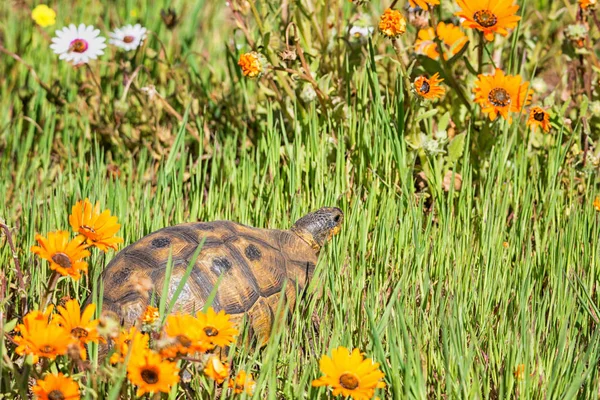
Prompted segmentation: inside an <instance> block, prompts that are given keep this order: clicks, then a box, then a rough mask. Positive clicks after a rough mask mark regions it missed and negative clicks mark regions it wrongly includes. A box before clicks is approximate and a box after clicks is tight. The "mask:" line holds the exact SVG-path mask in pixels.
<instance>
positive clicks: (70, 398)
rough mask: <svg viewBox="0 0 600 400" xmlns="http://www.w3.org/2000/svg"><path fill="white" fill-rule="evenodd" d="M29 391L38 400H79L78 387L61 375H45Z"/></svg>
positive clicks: (71, 380) (75, 383)
mask: <svg viewBox="0 0 600 400" xmlns="http://www.w3.org/2000/svg"><path fill="white" fill-rule="evenodd" d="M31 391H32V392H33V394H34V395H35V398H36V399H38V400H59V399H60V400H79V398H80V395H79V385H78V384H77V382H75V381H74V380H73V379H71V378H68V377H66V376H64V375H63V374H62V373H60V372H59V373H58V374H46V376H45V377H44V379H38V380H37V381H36V382H35V386H33V387H32V388H31Z"/></svg>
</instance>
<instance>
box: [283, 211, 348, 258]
mask: <svg viewBox="0 0 600 400" xmlns="http://www.w3.org/2000/svg"><path fill="white" fill-rule="evenodd" d="M343 221H344V213H343V212H342V210H340V209H339V208H337V207H323V208H320V209H318V210H317V211H314V212H311V213H310V214H307V215H305V216H304V217H302V218H300V219H299V220H298V221H296V223H295V224H294V226H292V228H291V231H292V232H294V233H295V234H296V235H298V236H300V237H301V238H302V239H303V240H304V241H305V242H307V243H308V244H310V245H311V247H312V248H313V249H315V250H316V251H319V250H321V247H323V245H324V244H325V242H326V241H328V240H329V239H331V238H332V237H333V235H335V234H337V233H338V232H339V231H340V229H341V226H342V222H343Z"/></svg>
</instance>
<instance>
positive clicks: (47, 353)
mask: <svg viewBox="0 0 600 400" xmlns="http://www.w3.org/2000/svg"><path fill="white" fill-rule="evenodd" d="M51 311H52V308H49V309H48V310H46V311H45V312H43V313H42V312H41V311H32V312H30V313H28V314H27V315H25V317H23V323H22V324H19V325H17V327H16V328H15V331H17V332H18V334H19V336H15V337H14V338H13V340H14V341H15V343H17V345H18V346H17V348H16V350H15V351H16V352H17V354H19V355H21V356H22V355H29V354H31V355H32V356H33V362H34V363H37V362H38V361H39V358H40V357H44V358H47V359H49V360H54V359H55V358H56V357H57V356H60V355H63V354H66V353H67V350H68V348H69V346H70V345H71V344H72V343H73V342H74V340H73V338H72V337H71V335H70V334H69V331H67V330H66V329H65V328H63V327H61V326H58V325H56V324H50V323H49V321H48V318H49V317H50V312H51Z"/></svg>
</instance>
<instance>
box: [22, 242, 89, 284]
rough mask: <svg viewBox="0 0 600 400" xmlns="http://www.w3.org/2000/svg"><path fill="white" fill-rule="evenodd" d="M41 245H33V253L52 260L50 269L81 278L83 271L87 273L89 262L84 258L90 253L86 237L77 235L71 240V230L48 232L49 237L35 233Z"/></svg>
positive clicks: (49, 260)
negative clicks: (85, 241) (85, 242)
mask: <svg viewBox="0 0 600 400" xmlns="http://www.w3.org/2000/svg"><path fill="white" fill-rule="evenodd" d="M35 240H36V241H37V242H38V244H39V246H31V251H32V252H33V254H37V255H38V256H40V257H41V258H43V259H44V260H47V261H48V262H50V269H51V270H53V271H57V272H58V273H60V274H61V275H63V276H66V275H69V276H70V277H72V278H73V279H79V278H80V277H81V272H82V271H83V272H86V273H87V267H88V265H87V262H85V261H83V259H84V258H85V257H87V256H89V255H90V252H89V251H88V250H86V248H87V247H88V246H87V245H86V244H84V243H83V242H84V240H85V237H83V236H81V235H80V236H77V237H76V238H75V239H73V240H69V232H67V231H56V232H50V233H48V238H45V237H43V236H42V235H35Z"/></svg>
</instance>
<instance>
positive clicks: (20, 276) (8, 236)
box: [0, 221, 27, 315]
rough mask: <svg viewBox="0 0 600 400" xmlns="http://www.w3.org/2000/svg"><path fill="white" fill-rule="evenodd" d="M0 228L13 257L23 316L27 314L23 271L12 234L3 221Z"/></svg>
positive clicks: (0, 222)
mask: <svg viewBox="0 0 600 400" xmlns="http://www.w3.org/2000/svg"><path fill="white" fill-rule="evenodd" d="M0 228H2V230H3V231H4V234H5V235H6V241H7V242H8V246H9V247H10V251H11V253H12V256H13V261H14V263H15V274H16V275H17V281H18V283H19V293H20V295H21V303H22V304H21V306H22V307H23V310H22V312H23V315H24V314H26V313H27V290H26V289H25V278H24V277H23V270H22V269H21V263H20V262H19V257H18V256H17V249H16V248H15V243H14V242H13V239H12V233H11V231H10V228H9V227H8V226H7V225H5V224H4V222H3V221H0Z"/></svg>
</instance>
